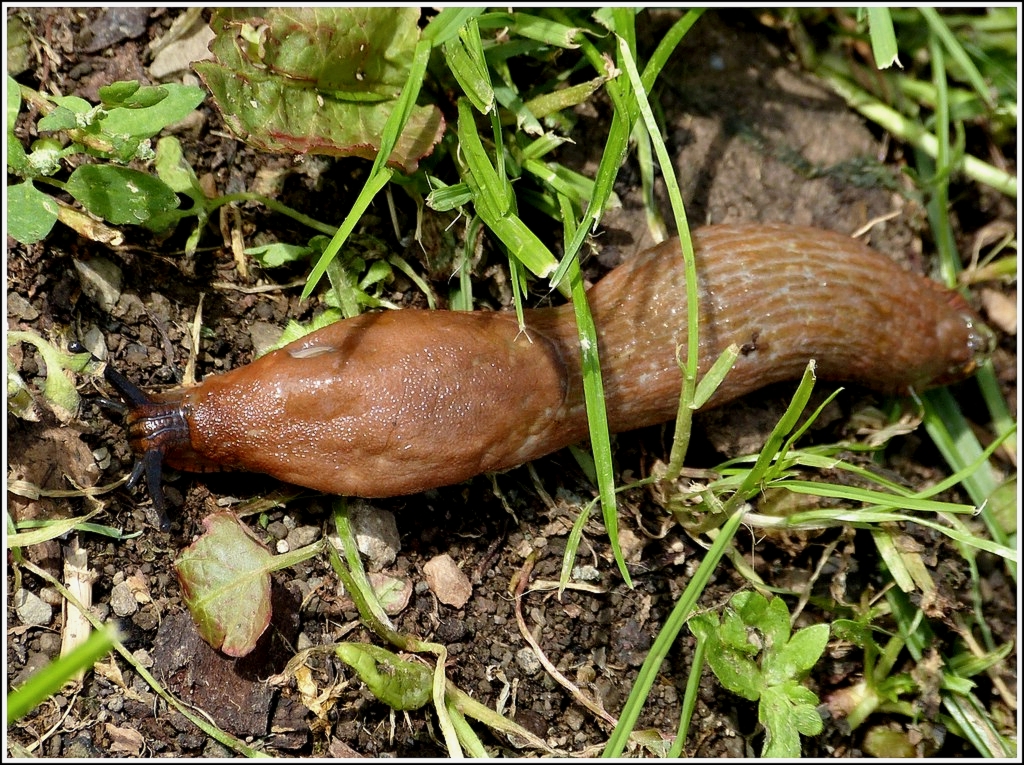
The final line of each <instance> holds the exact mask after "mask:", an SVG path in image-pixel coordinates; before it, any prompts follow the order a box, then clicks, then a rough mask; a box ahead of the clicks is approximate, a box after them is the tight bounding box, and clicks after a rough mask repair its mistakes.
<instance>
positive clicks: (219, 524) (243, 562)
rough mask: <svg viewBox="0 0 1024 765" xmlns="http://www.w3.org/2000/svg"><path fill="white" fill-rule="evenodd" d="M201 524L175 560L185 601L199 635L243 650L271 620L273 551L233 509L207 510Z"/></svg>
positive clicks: (234, 651)
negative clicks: (202, 529) (198, 532)
mask: <svg viewBox="0 0 1024 765" xmlns="http://www.w3.org/2000/svg"><path fill="white" fill-rule="evenodd" d="M203 525H204V526H205V527H206V531H205V532H204V533H203V535H202V536H201V537H200V538H199V539H197V540H196V541H195V543H194V544H192V546H191V547H189V548H187V549H186V550H185V551H184V552H183V553H182V554H181V556H180V557H179V558H178V560H177V561H175V564H174V568H175V571H176V572H177V574H178V580H179V581H180V582H181V589H182V593H183V595H184V599H185V603H186V605H187V606H188V609H189V611H190V612H191V613H192V618H193V620H194V621H195V623H196V627H197V628H198V630H199V634H200V635H202V637H203V640H205V641H206V642H207V643H209V644H210V645H211V646H213V647H214V648H219V649H220V650H222V651H223V652H224V653H226V654H227V655H228V656H245V655H246V654H248V653H249V652H251V651H252V649H253V648H254V647H255V645H256V641H257V640H259V637H260V635H262V634H263V632H264V631H265V630H266V629H267V625H268V624H270V615H271V606H270V571H271V570H272V568H273V560H272V559H273V557H274V556H273V555H272V554H271V552H270V550H268V549H267V548H266V547H265V546H264V545H263V544H262V543H260V542H259V540H257V539H256V538H255V537H254V536H253V535H252V533H251V532H250V531H249V529H248V528H247V527H246V526H245V525H243V524H242V523H240V522H239V521H238V519H237V518H236V517H235V516H234V515H232V514H231V513H214V514H213V515H208V516H207V517H206V518H204V519H203Z"/></svg>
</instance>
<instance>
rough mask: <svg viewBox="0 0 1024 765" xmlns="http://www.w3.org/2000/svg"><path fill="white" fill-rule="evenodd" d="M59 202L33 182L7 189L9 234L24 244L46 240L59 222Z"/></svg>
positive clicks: (18, 184)
mask: <svg viewBox="0 0 1024 765" xmlns="http://www.w3.org/2000/svg"><path fill="white" fill-rule="evenodd" d="M57 212H58V209H57V200H55V199H54V198H53V197H51V196H50V195H48V194H44V193H43V192H42V191H40V190H39V189H37V188H36V187H35V186H33V185H32V181H25V182H24V183H17V184H15V185H14V186H8V187H7V233H8V234H10V235H11V236H12V237H14V238H15V239H16V240H17V241H19V242H21V243H22V244H32V243H33V242H38V241H40V240H41V239H44V238H45V237H46V235H47V234H49V233H50V231H51V229H53V224H54V223H56V222H57Z"/></svg>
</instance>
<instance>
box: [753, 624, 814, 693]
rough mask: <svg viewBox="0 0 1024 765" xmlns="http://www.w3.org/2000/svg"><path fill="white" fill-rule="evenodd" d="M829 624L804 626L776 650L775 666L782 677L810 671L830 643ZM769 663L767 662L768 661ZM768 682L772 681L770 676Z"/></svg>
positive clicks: (795, 675) (791, 676) (796, 675)
mask: <svg viewBox="0 0 1024 765" xmlns="http://www.w3.org/2000/svg"><path fill="white" fill-rule="evenodd" d="M828 637H829V626H828V625H827V624H814V625H811V626H810V627H804V628H803V629H802V630H800V631H799V632H797V633H796V634H795V635H793V637H792V638H790V640H789V642H788V643H786V644H785V646H784V647H783V648H782V649H781V650H780V651H777V652H776V656H777V658H776V663H775V668H776V669H777V671H778V672H779V673H780V675H781V676H782V677H787V678H793V677H798V676H800V675H802V674H803V673H805V672H808V671H809V670H810V669H811V667H813V666H814V665H815V664H817V663H818V659H820V658H821V655H822V654H823V653H824V652H825V646H827V645H828ZM766 663H767V662H766ZM768 682H769V683H770V682H772V679H771V678H769V679H768Z"/></svg>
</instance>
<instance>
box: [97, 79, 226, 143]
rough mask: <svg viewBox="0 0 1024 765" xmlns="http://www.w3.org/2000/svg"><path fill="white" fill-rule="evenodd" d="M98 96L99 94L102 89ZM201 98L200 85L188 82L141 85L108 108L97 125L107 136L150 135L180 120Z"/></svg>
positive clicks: (138, 136) (147, 136)
mask: <svg viewBox="0 0 1024 765" xmlns="http://www.w3.org/2000/svg"><path fill="white" fill-rule="evenodd" d="M115 84H126V85H131V84H134V83H115ZM100 97H101V98H102V97H103V91H102V90H101V91H100ZM205 97H206V94H205V93H204V92H203V90H202V88H197V87H193V86H191V85H176V84H173V83H169V84H167V85H161V86H160V87H159V88H154V87H146V88H142V89H140V90H138V91H137V92H136V93H135V94H134V96H132V98H130V99H128V100H127V101H126V102H125V104H124V105H123V106H121V107H115V108H110V107H108V111H107V113H106V115H105V116H104V117H102V118H101V119H100V120H99V126H100V129H101V130H102V131H103V132H104V133H107V134H108V135H111V136H131V137H132V138H150V137H152V136H155V135H156V134H157V133H159V132H160V131H161V130H163V129H164V128H166V127H169V126H170V125H174V124H175V123H178V122H181V121H182V120H183V119H185V117H187V116H188V115H189V114H190V113H191V112H192V111H193V110H194V109H195V108H196V107H197V106H199V104H201V103H202V102H203V99H204V98H205Z"/></svg>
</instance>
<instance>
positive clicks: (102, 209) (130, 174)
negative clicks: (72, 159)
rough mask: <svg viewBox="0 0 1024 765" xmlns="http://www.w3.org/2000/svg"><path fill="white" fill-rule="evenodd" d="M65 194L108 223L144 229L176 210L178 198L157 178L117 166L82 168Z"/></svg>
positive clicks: (69, 182)
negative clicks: (148, 224)
mask: <svg viewBox="0 0 1024 765" xmlns="http://www.w3.org/2000/svg"><path fill="white" fill-rule="evenodd" d="M66 189H67V192H68V193H69V194H71V196H73V197H74V198H75V199H76V200H78V201H79V202H80V203H81V204H82V206H83V207H85V209H87V210H88V211H89V212H91V213H92V214H93V215H96V216H99V217H100V218H103V220H105V221H107V222H108V223H113V224H114V225H121V224H125V223H133V224H135V225H137V226H144V225H146V224H147V223H150V222H151V221H153V220H154V219H155V218H157V216H160V215H163V214H164V213H167V212H169V211H171V210H174V209H176V208H177V207H178V204H179V203H178V196H177V195H176V194H175V193H174V192H173V191H172V190H171V189H170V187H168V185H167V184H166V183H164V182H163V181H161V180H160V179H159V178H157V177H155V176H152V175H147V174H146V173H141V172H139V171H138V170H132V169H131V168H129V167H119V166H117V165H82V166H80V167H78V168H77V169H76V170H75V171H74V172H73V173H72V174H71V177H70V178H68V182H67V186H66Z"/></svg>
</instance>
